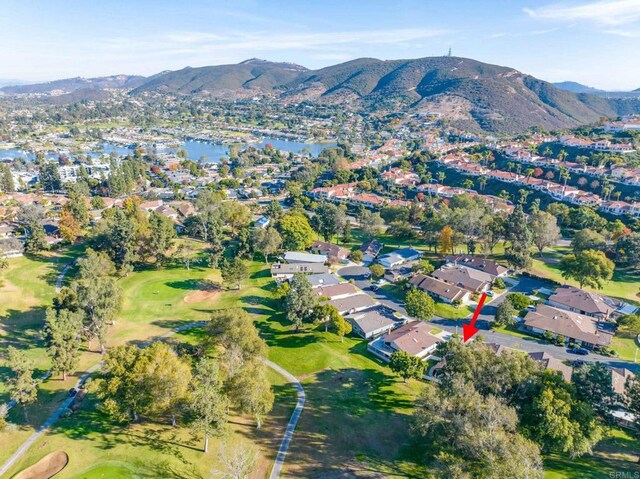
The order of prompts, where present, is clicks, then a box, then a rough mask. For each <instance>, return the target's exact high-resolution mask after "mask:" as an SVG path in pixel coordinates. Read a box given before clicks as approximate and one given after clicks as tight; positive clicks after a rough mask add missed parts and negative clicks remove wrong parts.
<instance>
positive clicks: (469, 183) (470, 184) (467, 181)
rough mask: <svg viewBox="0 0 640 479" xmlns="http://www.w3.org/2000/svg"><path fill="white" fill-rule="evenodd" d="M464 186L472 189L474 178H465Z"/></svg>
mask: <svg viewBox="0 0 640 479" xmlns="http://www.w3.org/2000/svg"><path fill="white" fill-rule="evenodd" d="M462 187H463V188H467V189H471V188H473V180H471V179H469V178H467V179H466V180H464V181H463V182H462Z"/></svg>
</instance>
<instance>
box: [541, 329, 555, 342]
mask: <svg viewBox="0 0 640 479" xmlns="http://www.w3.org/2000/svg"><path fill="white" fill-rule="evenodd" d="M542 337H543V338H544V339H546V340H547V341H549V342H551V341H552V340H553V333H552V332H551V331H545V332H544V334H543V335H542Z"/></svg>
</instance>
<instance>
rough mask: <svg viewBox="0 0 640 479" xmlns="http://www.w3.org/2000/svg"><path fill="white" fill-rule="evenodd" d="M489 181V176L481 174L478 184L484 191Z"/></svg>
mask: <svg viewBox="0 0 640 479" xmlns="http://www.w3.org/2000/svg"><path fill="white" fill-rule="evenodd" d="M488 181H489V178H487V177H486V176H481V177H480V178H478V186H479V187H480V191H484V187H485V186H487V183H488Z"/></svg>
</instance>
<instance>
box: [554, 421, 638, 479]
mask: <svg viewBox="0 0 640 479" xmlns="http://www.w3.org/2000/svg"><path fill="white" fill-rule="evenodd" d="M638 455H640V441H639V440H638V439H637V438H634V437H633V436H632V435H631V434H630V433H629V432H627V431H625V430H623V429H618V428H616V429H613V430H612V432H611V435H610V437H608V438H606V439H605V440H604V441H602V442H601V443H600V444H599V445H598V446H597V447H596V448H595V450H594V453H593V455H586V456H583V457H579V458H576V459H570V458H568V457H565V456H559V455H557V454H548V455H546V456H545V458H544V466H545V479H601V478H605V477H618V476H614V475H612V474H615V473H627V474H629V475H627V476H620V477H637V476H636V474H638V473H639V472H640V465H638V464H637V463H636V461H637V460H638Z"/></svg>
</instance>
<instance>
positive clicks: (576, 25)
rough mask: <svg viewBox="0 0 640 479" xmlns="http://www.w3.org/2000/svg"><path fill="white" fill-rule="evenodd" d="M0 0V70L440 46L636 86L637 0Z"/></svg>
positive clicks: (558, 76) (158, 65)
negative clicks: (172, 0) (180, 0)
mask: <svg viewBox="0 0 640 479" xmlns="http://www.w3.org/2000/svg"><path fill="white" fill-rule="evenodd" d="M180 3H182V5H180V4H179V3H178V2H177V1H174V2H168V1H163V0H155V1H147V0H129V1H122V0H111V1H108V2H107V1H91V0H84V1H75V0H64V1H63V0H59V1H45V0H42V1H32V0H20V1H14V0H0V12H1V13H0V78H13V79H23V80H51V79H56V78H66V77H71V76H85V77H87V76H98V75H107V74H115V73H132V74H143V75H149V74H153V73H157V72H159V71H162V70H168V69H171V70H174V69H179V68H183V67H185V66H187V65H189V66H203V65H216V64H223V63H237V62H239V61H242V60H245V59H247V58H251V57H258V58H264V59H268V60H274V61H291V62H295V63H299V64H301V65H304V66H306V67H308V68H319V67H323V66H326V65H331V64H334V63H338V62H343V61H346V60H350V59H353V58H358V57H365V56H366V57H376V58H381V59H395V58H418V57H423V56H431V55H443V54H446V52H447V50H448V48H449V47H451V48H452V50H453V54H454V55H455V56H463V57H469V58H474V59H477V60H480V61H485V62H488V63H496V64H500V65H505V66H509V67H513V68H516V69H518V70H520V71H522V72H525V73H530V74H532V75H534V76H537V77H539V78H542V79H545V80H549V81H561V80H574V81H578V82H581V83H585V84H587V85H591V86H595V87H598V88H605V89H618V90H628V89H635V88H640V0H598V1H592V0H568V1H565V0H560V1H558V2H556V1H554V0H551V1H547V0H526V1H520V0H513V1H508V0H476V1H452V0H449V1H445V0H437V1H434V0H386V1H378V0H341V1H336V0H322V1H305V0H298V1H294V0H289V1H284V0H270V1H268V2H267V1H262V2H258V1H248V0H235V1H233V2H231V1H229V2H225V1H198V0H186V1H183V2H180Z"/></svg>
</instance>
